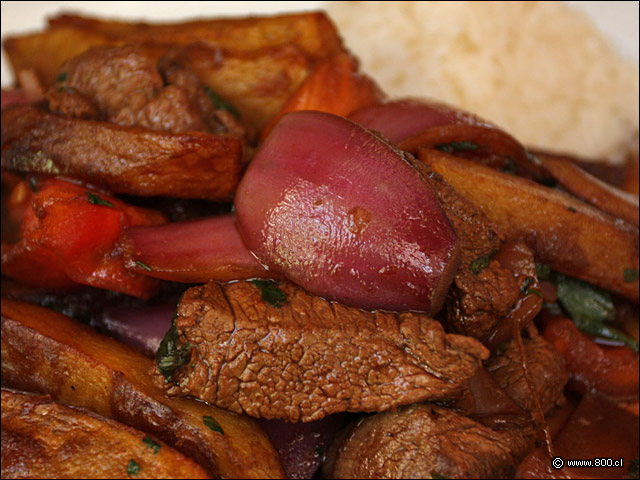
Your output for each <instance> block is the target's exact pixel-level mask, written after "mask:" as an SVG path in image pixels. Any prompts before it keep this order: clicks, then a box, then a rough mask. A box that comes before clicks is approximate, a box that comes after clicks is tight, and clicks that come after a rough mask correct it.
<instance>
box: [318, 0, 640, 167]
mask: <svg viewBox="0 0 640 480" xmlns="http://www.w3.org/2000/svg"><path fill="white" fill-rule="evenodd" d="M327 10H328V12H329V14H330V15H331V17H332V18H333V20H334V21H335V23H336V25H337V26H338V28H339V30H340V32H341V34H342V35H343V37H344V39H345V42H346V45H347V47H348V48H350V49H351V50H352V51H353V52H354V53H355V54H356V55H357V56H358V57H359V58H360V60H361V62H362V63H361V65H362V69H363V71H365V72H367V73H369V74H370V75H371V76H373V77H374V78H375V79H376V80H377V81H378V83H379V84H380V86H381V87H382V88H383V89H384V90H385V91H386V92H388V93H389V94H390V95H392V96H394V97H400V96H410V95H411V96H423V97H425V96H426V97H432V98H437V99H440V100H444V101H446V102H449V103H451V104H454V105H458V106H460V107H462V108H464V109H467V110H470V111H472V112H474V113H476V114H478V115H480V116H482V117H484V118H486V119H488V120H491V121H493V122H494V123H496V124H498V125H500V126H502V127H503V128H504V129H506V130H507V131H508V132H510V133H512V134H513V135H514V136H515V137H517V138H518V139H520V140H521V141H522V142H523V143H525V144H526V145H528V146H531V147H538V148H546V149H552V150H555V151H564V152H569V153H574V154H578V155H582V156H585V157H593V158H609V159H611V160H613V161H616V160H621V159H622V157H623V155H622V153H623V152H626V151H628V149H629V147H630V142H637V132H638V66H637V64H635V63H634V62H630V61H625V60H623V59H621V58H620V57H619V55H618V54H617V52H616V50H615V49H614V48H613V46H612V45H611V44H610V43H609V42H608V41H607V39H605V38H604V37H603V35H602V34H601V33H600V32H599V31H597V29H596V28H595V26H593V25H592V24H591V22H590V21H589V20H588V19H587V18H586V16H585V15H584V14H583V13H582V12H579V11H577V10H574V9H573V8H572V7H569V6H567V5H566V4H563V3H560V2H467V1H463V2H437V1H429V2H408V1H397V2H381V1H375V2H329V3H328V8H327ZM636 148H637V146H636Z"/></svg>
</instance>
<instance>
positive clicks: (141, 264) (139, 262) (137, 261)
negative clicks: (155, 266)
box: [136, 260, 151, 272]
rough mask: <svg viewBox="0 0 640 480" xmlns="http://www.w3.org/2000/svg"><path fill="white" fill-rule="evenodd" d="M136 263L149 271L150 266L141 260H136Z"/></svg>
mask: <svg viewBox="0 0 640 480" xmlns="http://www.w3.org/2000/svg"><path fill="white" fill-rule="evenodd" d="M136 265H138V266H139V267H140V268H144V269H145V270H146V271H147V272H150V271H151V267H150V266H149V265H147V264H146V263H144V262H143V261H142V260H136Z"/></svg>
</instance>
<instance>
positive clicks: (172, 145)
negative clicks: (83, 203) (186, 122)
mask: <svg viewBox="0 0 640 480" xmlns="http://www.w3.org/2000/svg"><path fill="white" fill-rule="evenodd" d="M241 156H242V145H241V144H240V141H239V140H238V139H236V138H233V137H220V136H216V135H211V134H207V133H198V132H188V133H177V134H174V133H167V132H157V131H154V130H148V129H144V128H135V127H121V126H118V125H114V124H110V123H106V122H96V121H93V120H81V119H77V118H68V117H63V116H60V115H55V114H51V113H47V112H45V111H43V110H41V109H39V108H38V107H35V106H33V105H17V106H14V107H12V108H7V109H5V110H4V111H3V112H2V166H3V167H5V168H8V169H10V170H16V171H24V172H37V173H44V174H62V175H68V176H70V177H73V178H77V179H80V180H83V181H85V182H87V183H90V184H92V185H96V186H98V187H101V188H105V189H106V190H109V191H110V192H113V193H129V194H134V195H140V196H157V195H162V196H168V197H180V198H204V199H207V200H229V199H230V198H231V196H232V195H233V192H234V191H235V187H236V185H237V183H238V181H239V179H240V174H241V171H242V162H241Z"/></svg>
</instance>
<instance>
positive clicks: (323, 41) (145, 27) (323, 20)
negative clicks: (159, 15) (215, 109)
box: [49, 12, 343, 58]
mask: <svg viewBox="0 0 640 480" xmlns="http://www.w3.org/2000/svg"><path fill="white" fill-rule="evenodd" d="M49 25H50V26H51V27H52V28H60V27H67V28H69V27H71V28H74V29H76V30H82V31H85V32H92V33H99V34H101V35H103V36H105V37H106V38H112V39H113V38H118V39H123V40H125V41H126V42H127V43H148V42H151V43H159V44H164V45H167V44H175V45H187V44H190V43H201V44H203V45H207V46H210V47H220V48H224V49H228V50H234V51H244V52H246V51H255V50H260V49H263V48H269V47H275V46H281V45H286V44H294V45H296V46H297V47H299V48H300V49H301V50H302V51H303V52H304V53H305V54H306V55H307V56H309V57H311V58H324V57H328V56H332V55H334V54H335V53H338V52H339V51H341V50H342V48H343V47H342V40H341V39H340V37H339V35H338V32H337V31H336V28H335V26H334V25H333V23H331V20H329V17H327V15H326V14H325V13H324V12H309V13H293V14H285V15H277V16H261V17H246V18H220V19H213V20H194V21H189V22H182V23H173V24H171V23H165V24H161V23H158V24H146V23H130V22H119V21H105V20H98V19H94V18H86V17H80V16H76V15H60V16H58V17H55V18H52V19H50V20H49Z"/></svg>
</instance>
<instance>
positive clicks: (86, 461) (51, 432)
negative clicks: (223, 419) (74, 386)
mask: <svg viewBox="0 0 640 480" xmlns="http://www.w3.org/2000/svg"><path fill="white" fill-rule="evenodd" d="M127 476H135V477H136V478H208V476H207V472H206V471H205V470H204V469H203V468H202V467H201V466H200V465H198V464H197V463H195V462H194V461H193V460H191V459H190V458H187V457H185V456H184V455H182V454H181V453H179V452H177V451H176V450H174V449H173V448H171V447H169V446H167V445H166V444H165V443H163V442H161V441H159V440H157V439H154V438H151V437H150V436H149V435H147V434H146V433H143V432H140V431H138V430H135V429H133V428H131V427H127V426H126V425H123V424H121V423H118V422H115V421H113V420H109V419H107V418H104V417H101V416H99V415H96V414H95V413H91V412H88V411H86V410H82V409H78V408H73V407H67V406H64V405H60V404H57V403H55V402H54V401H53V400H52V399H51V397H50V396H48V395H45V396H37V395H33V394H29V393H22V392H17V391H14V390H9V389H5V388H3V389H2V478H125V477H127Z"/></svg>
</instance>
